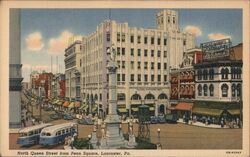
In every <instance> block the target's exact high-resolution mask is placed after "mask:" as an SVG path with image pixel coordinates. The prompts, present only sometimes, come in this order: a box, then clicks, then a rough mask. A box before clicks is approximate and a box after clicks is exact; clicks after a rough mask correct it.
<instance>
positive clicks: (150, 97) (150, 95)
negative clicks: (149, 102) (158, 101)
mask: <svg viewBox="0 0 250 157" xmlns="http://www.w3.org/2000/svg"><path fill="white" fill-rule="evenodd" d="M144 99H145V100H146V99H155V96H154V95H153V94H150V93H149V94H147V95H146V96H145V98H144Z"/></svg>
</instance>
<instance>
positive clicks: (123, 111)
mask: <svg viewBox="0 0 250 157" xmlns="http://www.w3.org/2000/svg"><path fill="white" fill-rule="evenodd" d="M118 111H119V112H120V113H126V112H127V110H126V108H118Z"/></svg>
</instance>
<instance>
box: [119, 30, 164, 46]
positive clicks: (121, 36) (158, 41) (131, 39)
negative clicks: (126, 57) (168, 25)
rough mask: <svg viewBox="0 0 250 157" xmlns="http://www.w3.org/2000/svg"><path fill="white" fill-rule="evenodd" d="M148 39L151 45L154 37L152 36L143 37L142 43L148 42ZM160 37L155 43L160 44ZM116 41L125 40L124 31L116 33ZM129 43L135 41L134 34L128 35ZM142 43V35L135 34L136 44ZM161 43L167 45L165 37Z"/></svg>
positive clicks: (153, 42)
mask: <svg viewBox="0 0 250 157" xmlns="http://www.w3.org/2000/svg"><path fill="white" fill-rule="evenodd" d="M149 39H150V44H151V45H153V44H155V38H154V37H151V38H149V37H144V40H143V43H144V44H148V43H149ZM161 41H162V40H161V38H157V45H161ZM117 42H126V35H125V33H122V34H121V33H117ZM130 43H135V36H134V35H131V36H130ZM141 43H142V37H141V36H140V35H138V36H137V44H141ZM163 45H165V46H166V45H167V38H164V39H163Z"/></svg>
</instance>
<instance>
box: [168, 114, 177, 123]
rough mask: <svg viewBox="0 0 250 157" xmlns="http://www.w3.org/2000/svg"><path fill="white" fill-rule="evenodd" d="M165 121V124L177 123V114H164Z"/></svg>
mask: <svg viewBox="0 0 250 157" xmlns="http://www.w3.org/2000/svg"><path fill="white" fill-rule="evenodd" d="M165 119H166V122H167V123H177V120H178V116H177V114H166V115H165Z"/></svg>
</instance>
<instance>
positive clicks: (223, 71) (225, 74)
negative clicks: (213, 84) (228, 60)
mask: <svg viewBox="0 0 250 157" xmlns="http://www.w3.org/2000/svg"><path fill="white" fill-rule="evenodd" d="M228 74H229V70H228V68H222V69H221V78H222V79H228Z"/></svg>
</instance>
